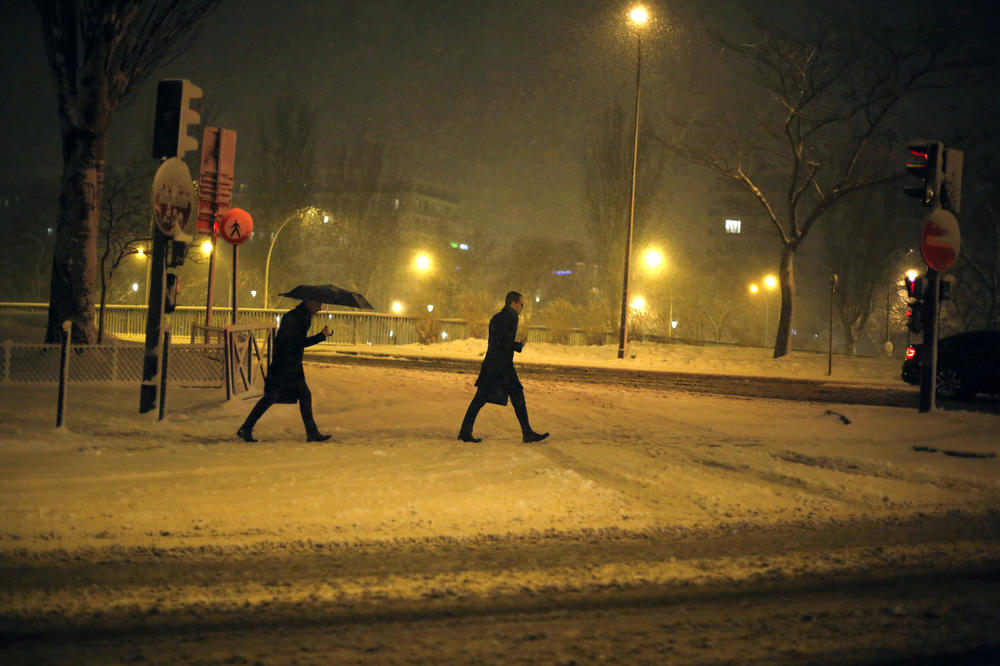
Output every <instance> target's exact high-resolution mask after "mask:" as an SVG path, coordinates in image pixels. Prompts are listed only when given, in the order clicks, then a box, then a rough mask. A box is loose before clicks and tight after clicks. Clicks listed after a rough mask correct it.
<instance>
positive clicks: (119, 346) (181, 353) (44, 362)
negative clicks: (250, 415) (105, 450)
mask: <svg viewBox="0 0 1000 666" xmlns="http://www.w3.org/2000/svg"><path fill="white" fill-rule="evenodd" d="M60 349H61V345H55V344H48V345H47V344H34V343H25V342H12V341H10V340H6V341H4V342H3V343H2V344H0V382H3V383H13V384H17V383H53V382H57V381H59V371H60ZM69 353H70V363H69V375H68V376H67V378H66V379H67V381H70V382H138V381H140V380H141V379H142V363H143V356H144V354H145V347H144V346H143V345H137V344H130V343H121V342H116V343H113V344H104V345H71V346H70V351H69ZM167 375H168V379H169V380H170V382H171V383H174V384H176V385H178V386H195V387H206V388H214V387H220V388H221V387H222V385H223V381H224V379H225V349H224V347H223V346H222V345H221V344H219V345H201V344H178V345H171V347H170V366H169V369H168V370H167Z"/></svg>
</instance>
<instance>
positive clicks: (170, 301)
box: [163, 273, 180, 314]
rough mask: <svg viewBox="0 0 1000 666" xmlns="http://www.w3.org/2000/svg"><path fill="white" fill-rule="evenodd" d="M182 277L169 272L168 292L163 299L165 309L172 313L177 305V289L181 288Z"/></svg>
mask: <svg viewBox="0 0 1000 666" xmlns="http://www.w3.org/2000/svg"><path fill="white" fill-rule="evenodd" d="M179 283H180V278H178V277H177V275H176V274H175V273H167V293H166V298H164V300H163V311H164V312H165V313H166V314H170V313H171V312H173V311H174V309H175V308H176V307H177V291H178V290H179V289H180V284H179Z"/></svg>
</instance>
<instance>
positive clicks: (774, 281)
mask: <svg viewBox="0 0 1000 666" xmlns="http://www.w3.org/2000/svg"><path fill="white" fill-rule="evenodd" d="M777 285H778V278H776V277H774V276H773V275H768V276H767V277H766V278H764V286H765V287H767V288H768V289H774V288H775V287H776V286H777Z"/></svg>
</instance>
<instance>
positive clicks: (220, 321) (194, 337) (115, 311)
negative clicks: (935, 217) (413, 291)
mask: <svg viewBox="0 0 1000 666" xmlns="http://www.w3.org/2000/svg"><path fill="white" fill-rule="evenodd" d="M48 307H49V306H48V304H46V303H0V313H9V312H22V313H38V314H47V313H48ZM287 311H288V309H287V308H280V309H274V308H268V309H264V308H242V309H240V310H239V312H238V313H237V321H236V322H235V323H237V324H254V323H261V322H270V323H273V324H275V325H277V324H278V322H279V321H280V318H281V316H282V315H284V314H285V313H286V312H287ZM165 317H166V318H167V319H168V320H169V321H170V331H171V335H172V336H173V338H174V340H175V341H176V342H180V341H181V340H190V341H192V342H194V341H198V340H199V338H200V340H201V341H204V339H205V338H204V336H205V327H204V324H205V308H204V307H198V306H179V307H178V308H177V309H176V310H174V312H173V313H171V314H169V315H165ZM421 321H423V318H421V317H414V316H407V315H395V314H387V313H383V312H371V311H358V310H321V311H320V312H319V313H318V314H317V315H316V316H315V317H313V321H312V327H311V328H310V334H312V333H316V332H318V331H320V330H322V329H323V327H324V326H329V327H330V328H331V329H332V330H333V335H331V336H330V337H329V338H328V339H327V340H326V342H325V343H323V344H333V345H406V344H412V343H417V342H420V341H421V339H420V335H419V333H418V326H419V324H420V322H421ZM231 323H233V322H232V310H231V309H230V308H226V307H216V308H213V309H212V328H213V329H214V328H219V329H221V328H222V327H223V326H226V325H228V324H231ZM434 325H435V327H436V335H435V338H436V339H437V340H439V341H445V340H461V339H463V338H467V337H473V336H472V335H470V334H469V332H471V331H472V330H473V329H472V327H468V326H467V325H466V321H465V320H464V319H435V320H434ZM479 328H480V329H483V328H484V327H479ZM526 330H527V336H528V342H533V343H538V342H549V341H550V340H551V336H550V334H549V329H548V328H547V327H545V326H528V327H526ZM145 331H146V307H145V306H142V305H108V306H106V307H105V310H104V332H105V334H107V335H112V336H117V337H122V338H126V339H141V337H142V336H143V335H145ZM588 337H592V336H588V335H587V334H586V333H584V332H583V331H581V330H579V329H574V330H572V331H570V332H569V338H568V340H567V342H566V343H567V344H569V345H586V344H593V342H591V341H590V340H588ZM612 337H613V336H612V334H611V333H607V334H605V336H604V340H603V344H610V343H611V342H613V341H614V340H612Z"/></svg>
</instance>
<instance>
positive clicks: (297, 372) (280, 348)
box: [236, 301, 331, 442]
mask: <svg viewBox="0 0 1000 666" xmlns="http://www.w3.org/2000/svg"><path fill="white" fill-rule="evenodd" d="M321 307H322V304H321V303H320V302H319V301H302V302H301V303H299V304H298V305H297V306H295V307H294V308H292V309H291V310H289V311H288V312H286V313H285V316H284V317H282V318H281V325H280V326H278V335H277V336H276V337H275V340H274V358H272V359H271V365H270V366H269V367H268V369H267V378H266V379H265V380H264V395H263V396H261V398H260V400H258V401H257V404H256V405H254V407H253V409H252V410H250V414H249V415H248V416H247V418H246V421H244V422H243V425H241V426H240V429H239V430H237V431H236V436H237V437H239V438H240V439H242V440H243V441H245V442H256V441H257V440H256V439H254V436H253V427H254V425H256V423H257V421H258V420H259V419H260V417H261V416H263V415H264V412H266V411H267V410H268V408H269V407H270V406H271V405H273V404H274V403H276V402H280V403H288V404H291V403H295V402H298V403H299V412H300V413H301V414H302V423H303V425H305V427H306V441H307V442H325V441H326V440H328V439H330V437H331V436H330V435H324V434H322V433H321V432H320V431H319V428H317V427H316V421H315V419H313V411H312V393H310V392H309V387H308V386H307V385H306V374H305V371H304V370H303V369H302V354H303V351H304V350H305V348H306V347H310V346H312V345H314V344H316V343H317V342H322V341H323V340H326V339H327V338H328V337H330V334H331V331H330V327H329V326H324V327H323V330H322V331H320V332H319V333H317V334H316V335H312V336H308V337H307V336H306V334H307V333H308V332H309V325H310V323H312V317H313V315H314V314H316V313H317V312H319V309H320V308H321Z"/></svg>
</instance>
